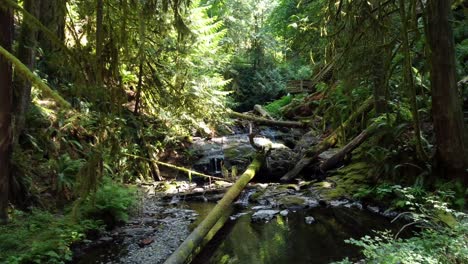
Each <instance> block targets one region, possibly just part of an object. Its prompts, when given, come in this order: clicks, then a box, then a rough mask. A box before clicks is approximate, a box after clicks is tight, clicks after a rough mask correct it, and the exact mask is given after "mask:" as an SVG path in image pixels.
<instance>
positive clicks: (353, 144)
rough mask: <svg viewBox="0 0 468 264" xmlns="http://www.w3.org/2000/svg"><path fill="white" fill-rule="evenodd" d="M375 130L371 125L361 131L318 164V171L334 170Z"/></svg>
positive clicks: (373, 125) (375, 126)
mask: <svg viewBox="0 0 468 264" xmlns="http://www.w3.org/2000/svg"><path fill="white" fill-rule="evenodd" d="M376 130H377V125H375V124H372V125H370V126H369V127H368V128H366V129H365V130H363V131H362V132H361V133H359V135H358V136H356V137H355V138H353V140H351V141H350V142H349V143H348V144H346V146H344V147H343V148H342V149H340V151H338V153H336V154H335V155H333V156H332V157H331V158H329V159H327V160H326V161H324V162H323V163H322V164H320V171H321V172H326V171H327V170H330V169H333V168H335V167H336V166H337V165H338V164H340V163H341V162H342V161H343V160H344V158H345V157H346V155H348V154H349V153H351V152H352V151H353V150H355V149H356V148H357V147H359V146H360V145H361V144H362V143H363V142H364V141H366V140H367V139H368V138H369V137H370V136H372V135H373V134H374V133H375V132H376Z"/></svg>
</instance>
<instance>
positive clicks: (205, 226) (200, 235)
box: [164, 155, 264, 264]
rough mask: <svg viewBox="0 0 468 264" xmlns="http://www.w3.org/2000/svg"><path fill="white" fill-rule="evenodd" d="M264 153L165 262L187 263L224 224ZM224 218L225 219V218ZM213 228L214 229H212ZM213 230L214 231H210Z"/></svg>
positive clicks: (258, 156) (261, 162) (260, 163)
mask: <svg viewBox="0 0 468 264" xmlns="http://www.w3.org/2000/svg"><path fill="white" fill-rule="evenodd" d="M263 160H264V157H263V155H257V157H256V158H255V159H254V160H253V161H252V163H250V165H249V167H248V168H247V170H246V171H245V172H244V173H243V174H242V175H241V176H240V178H239V179H238V180H237V181H236V183H235V184H234V185H233V186H232V187H231V188H229V190H228V191H227V193H226V194H225V195H224V197H223V199H221V200H220V201H219V202H218V204H217V205H216V206H215V207H214V208H213V209H212V210H211V212H210V213H209V214H208V215H207V216H206V218H205V219H203V221H202V222H201V223H200V224H199V225H198V226H197V228H195V230H193V232H192V233H191V234H190V235H189V236H188V237H187V239H185V241H184V242H183V243H182V244H181V245H180V246H179V248H177V250H176V251H174V253H172V255H171V256H170V257H169V258H168V259H167V260H166V261H165V262H164V264H183V263H186V262H187V260H188V259H189V258H190V257H193V254H194V252H195V251H196V250H197V248H199V247H200V246H201V245H202V243H203V242H204V240H205V238H206V237H207V235H209V234H210V235H211V236H212V235H214V234H213V232H214V231H216V228H215V225H216V226H219V225H222V224H224V222H225V221H226V220H227V217H223V216H225V212H226V211H228V210H229V206H230V205H231V203H232V202H233V201H234V200H235V199H236V198H237V196H239V194H240V193H241V191H242V190H243V189H244V188H245V186H246V185H247V184H248V183H249V181H250V180H251V179H252V178H253V177H254V176H255V174H256V172H257V171H258V170H259V169H260V167H261V165H262V164H263ZM223 219H224V220H223ZM212 230H213V231H212ZM210 231H212V232H210Z"/></svg>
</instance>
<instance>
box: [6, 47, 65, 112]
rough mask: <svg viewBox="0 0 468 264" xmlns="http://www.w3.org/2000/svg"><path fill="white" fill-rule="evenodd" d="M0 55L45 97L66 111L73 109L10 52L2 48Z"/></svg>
mask: <svg viewBox="0 0 468 264" xmlns="http://www.w3.org/2000/svg"><path fill="white" fill-rule="evenodd" d="M0 55H1V56H2V57H4V58H5V59H6V60H7V61H9V62H10V63H11V64H12V65H13V66H15V72H17V73H19V75H20V77H21V78H25V79H26V80H28V81H30V82H31V84H32V85H34V86H36V87H37V88H39V90H41V91H42V93H43V94H44V95H45V96H47V97H50V98H52V99H53V100H54V101H56V102H57V103H58V104H59V105H60V106H62V107H64V108H66V109H72V107H71V105H70V103H69V102H67V101H66V100H65V99H63V97H62V96H60V95H59V94H58V93H57V92H56V91H54V90H52V88H50V87H49V86H48V85H47V84H45V83H44V82H43V81H42V80H41V78H39V77H38V76H37V75H35V74H34V73H33V72H32V71H31V70H30V69H29V68H28V67H27V66H26V65H24V64H23V63H22V62H21V61H20V60H19V59H18V58H16V57H15V56H14V55H13V54H11V53H10V52H8V51H7V50H6V49H4V48H3V47H2V46H0Z"/></svg>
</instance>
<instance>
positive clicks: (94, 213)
mask: <svg viewBox="0 0 468 264" xmlns="http://www.w3.org/2000/svg"><path fill="white" fill-rule="evenodd" d="M134 201H136V198H135V191H134V190H133V189H131V188H127V187H125V186H122V185H119V184H117V183H114V182H112V181H110V180H104V181H103V184H102V185H101V186H100V188H99V189H98V190H97V192H96V193H95V195H94V196H91V195H90V196H89V197H88V198H87V199H86V200H84V201H83V203H82V204H79V205H78V206H75V208H74V209H76V210H75V212H73V211H71V210H70V212H68V213H66V214H65V215H61V214H53V213H51V212H47V211H41V210H39V209H34V210H32V211H31V212H30V213H25V212H22V211H18V210H14V211H13V212H12V213H11V215H10V217H11V221H10V223H9V224H7V225H4V226H0V241H1V243H0V263H65V262H66V261H70V260H71V259H72V256H73V254H72V251H71V249H70V246H71V245H72V244H73V243H74V242H77V241H80V240H82V239H84V238H85V237H86V233H89V232H90V231H92V230H97V231H99V230H102V229H103V228H104V227H106V224H107V225H109V224H113V223H117V222H119V221H124V220H126V219H127V218H128V213H129V209H130V208H132V207H133V205H134V204H135V203H134ZM76 212H78V213H77V214H75V213H76Z"/></svg>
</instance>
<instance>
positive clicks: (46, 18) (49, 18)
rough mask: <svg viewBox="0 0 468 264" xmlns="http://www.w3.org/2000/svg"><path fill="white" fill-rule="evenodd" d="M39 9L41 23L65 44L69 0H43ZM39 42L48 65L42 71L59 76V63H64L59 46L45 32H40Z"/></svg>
mask: <svg viewBox="0 0 468 264" xmlns="http://www.w3.org/2000/svg"><path fill="white" fill-rule="evenodd" d="M39 9H40V10H39V13H40V16H39V21H40V22H41V23H42V24H43V25H44V26H46V27H47V28H48V29H49V30H50V31H52V32H53V33H54V34H55V36H57V38H58V39H59V40H60V41H62V42H63V41H64V40H65V25H66V24H65V22H66V21H65V17H66V14H67V0H41V1H40V6H39ZM38 41H39V46H40V47H41V49H42V50H43V52H44V58H43V60H42V62H43V63H44V64H45V65H46V67H45V69H42V71H43V72H44V73H46V74H49V75H51V76H57V74H58V73H59V72H60V70H59V68H58V67H57V65H58V64H57V61H63V60H62V56H60V54H61V53H60V48H59V46H58V45H57V43H54V41H53V40H51V39H50V37H48V36H47V34H45V33H44V32H39V35H38Z"/></svg>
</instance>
